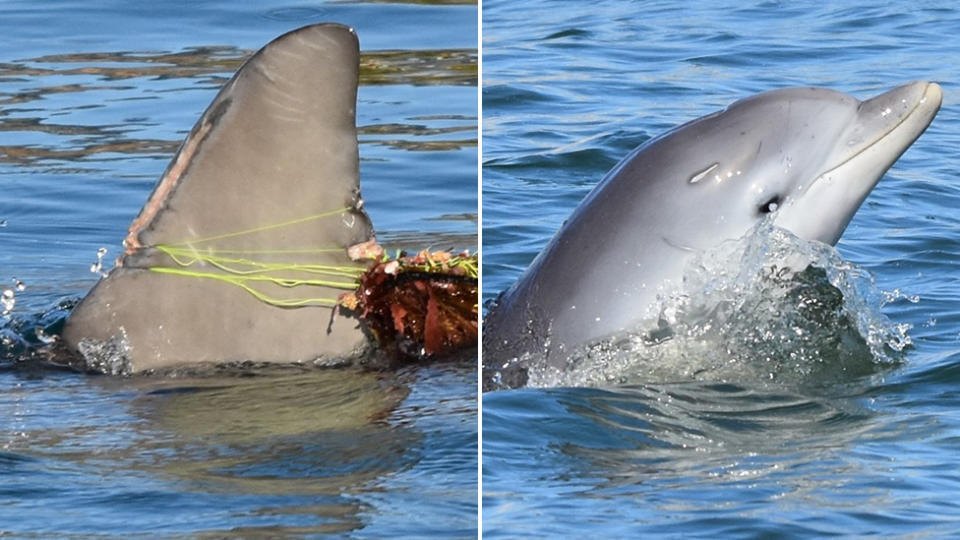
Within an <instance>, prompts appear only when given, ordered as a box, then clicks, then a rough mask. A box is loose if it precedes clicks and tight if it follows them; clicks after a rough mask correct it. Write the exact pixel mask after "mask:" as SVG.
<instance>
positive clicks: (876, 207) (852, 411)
mask: <svg viewBox="0 0 960 540" xmlns="http://www.w3.org/2000/svg"><path fill="white" fill-rule="evenodd" d="M482 18H483V41H482V46H483V83H482V99H483V123H484V127H483V156H482V158H481V159H482V168H483V250H484V274H483V292H484V299H485V300H486V301H488V302H489V301H491V300H493V299H494V298H495V297H496V295H497V294H499V293H500V292H501V291H503V290H505V289H506V288H507V287H509V285H510V284H511V283H513V281H514V280H516V279H517V278H518V277H519V276H520V274H521V273H522V272H523V270H524V269H525V268H526V266H527V265H528V264H529V263H530V261H531V260H532V259H533V257H534V256H535V255H536V254H537V253H538V252H539V251H540V249H542V247H543V246H544V245H545V244H546V243H547V241H548V240H549V239H550V238H551V236H552V235H553V233H554V232H555V231H556V229H557V228H558V227H559V226H560V224H561V223H562V221H563V220H564V219H565V218H566V217H567V216H568V215H569V213H570V212H571V211H572V210H573V209H574V208H575V207H576V205H577V204H578V202H579V201H580V200H581V199H582V198H583V196H584V195H586V194H587V193H588V192H589V191H590V189H591V188H592V187H593V186H594V185H595V184H596V182H597V181H599V180H600V178H601V177H602V176H603V175H604V173H606V171H607V170H609V169H610V168H611V167H612V166H613V165H614V164H615V163H617V162H618V161H619V160H620V158H622V157H623V156H624V155H626V154H627V153H628V152H629V151H630V150H632V149H633V148H635V147H636V146H638V145H639V144H641V143H643V142H644V141H646V140H647V139H649V138H650V137H653V136H656V135H658V134H660V133H662V132H664V131H666V130H668V129H670V128H672V127H674V126H677V125H679V124H681V123H683V122H686V121H688V120H691V119H694V118H697V117H699V116H702V115H705V114H708V113H710V112H713V111H716V110H718V109H721V108H723V107H725V106H726V105H728V104H730V103H731V102H733V101H735V100H737V99H739V98H741V97H745V96H747V95H750V94H753V93H756V92H761V91H765V90H770V89H774V88H781V87H788V86H826V87H830V88H833V89H836V90H840V91H844V92H847V93H850V94H852V95H854V96H857V97H860V98H867V97H869V96H872V95H876V94H878V93H880V92H882V91H885V90H887V89H890V88H892V87H894V86H897V85H899V84H902V83H906V82H909V81H911V80H917V79H925V80H932V81H937V82H939V83H940V84H941V85H942V87H943V90H944V100H943V106H942V108H941V110H940V113H939V114H938V116H937V118H936V119H935V120H934V122H933V124H932V125H931V126H930V128H929V129H928V130H927V131H926V133H925V134H924V135H923V136H922V137H921V138H920V139H919V140H918V141H917V142H916V143H915V144H914V145H913V147H911V148H910V149H909V150H908V151H907V152H906V153H905V154H904V155H903V156H902V157H901V158H900V160H899V161H898V162H897V163H896V164H895V165H894V166H893V168H892V169H891V170H890V171H889V172H888V173H887V174H886V175H885V177H884V178H883V179H882V180H881V182H880V183H879V185H878V186H877V187H876V189H875V190H874V191H873V193H872V194H871V195H870V197H869V198H868V199H867V201H866V202H865V203H864V205H863V206H862V207H861V209H860V210H859V212H858V213H857V215H856V217H855V218H854V220H853V222H852V223H851V224H850V226H849V227H848V229H847V231H846V233H845V234H844V236H843V237H842V239H841V240H840V242H839V244H838V245H837V247H836V250H832V249H826V248H822V247H817V246H809V245H803V244H802V243H797V242H795V241H794V240H790V239H780V240H776V241H771V240H761V241H760V242H761V243H760V249H759V251H760V252H761V253H766V252H768V251H769V249H767V248H770V247H777V246H782V245H783V243H784V242H786V245H787V246H788V247H791V246H792V247H793V248H795V249H797V250H801V249H811V250H813V251H811V253H814V252H815V254H814V255H812V256H813V260H814V262H815V265H819V270H813V271H808V272H806V273H805V274H803V275H800V276H794V277H795V278H796V279H794V280H793V281H791V282H790V284H789V285H788V290H786V292H785V293H784V289H783V287H785V285H783V284H782V283H778V282H777V281H776V280H769V279H766V278H756V277H751V276H747V277H746V280H745V281H736V280H735V283H736V284H737V286H738V287H739V288H737V287H733V288H731V287H728V285H729V283H719V284H718V283H717V282H712V283H711V282H709V279H707V280H706V282H707V285H709V286H704V287H703V288H702V289H701V290H702V291H704V292H706V291H716V290H721V291H732V292H734V293H739V294H740V295H741V297H743V295H746V300H747V302H746V303H744V304H742V305H745V306H747V308H746V309H743V310H740V311H739V312H733V313H723V312H722V310H718V311H717V313H719V314H720V315H722V317H721V318H720V320H719V321H714V322H715V323H716V326H715V328H714V329H713V331H709V330H710V329H709V328H708V327H706V326H700V327H697V328H695V329H696V330H698V331H699V333H697V332H693V333H691V334H688V335H687V338H685V339H683V340H680V339H673V340H668V342H667V343H666V344H665V346H664V347H660V350H661V353H662V354H661V356H659V357H655V359H656V358H659V359H661V360H662V361H663V362H667V361H673V362H676V361H677V359H678V358H679V359H680V361H682V362H695V361H699V360H702V359H709V360H710V361H711V366H712V367H716V366H717V365H718V362H720V363H723V361H724V360H726V363H723V365H722V367H723V369H718V370H715V372H714V375H713V376H711V377H706V378H704V377H699V376H698V375H697V374H698V373H700V371H697V370H687V371H684V370H683V369H673V370H666V371H665V372H661V371H657V369H656V367H657V366H656V365H654V366H648V368H649V369H646V371H639V372H633V373H631V374H630V376H629V377H617V376H602V377H595V378H589V377H586V378H581V379H579V380H572V379H569V378H567V379H557V380H553V381H550V380H540V381H538V382H539V383H541V384H542V386H539V387H528V388H523V389H518V390H500V391H494V392H489V393H486V394H484V396H483V419H482V434H483V443H482V454H483V456H482V469H483V472H482V480H483V493H482V508H483V510H482V512H483V515H482V529H483V533H484V537H485V538H558V537H567V538H579V537H590V538H624V537H634V538H636V537H643V538H647V537H672V538H717V537H723V538H728V537H730V538H793V537H826V536H831V537H836V536H839V537H857V538H861V537H891V538H916V537H952V536H956V535H958V534H960V519H958V517H957V516H958V515H960V505H958V503H957V499H956V493H957V492H958V490H960V474H958V472H957V470H958V468H957V455H958V450H960V414H958V413H957V412H956V411H957V410H958V409H960V393H958V392H957V383H958V382H960V378H958V377H960V307H958V306H960V295H958V293H957V291H958V285H960V283H958V282H960V278H958V276H960V273H958V272H957V268H958V261H960V213H958V211H957V208H960V172H958V171H960V167H958V166H957V163H958V162H957V159H956V152H955V151H954V149H955V148H956V147H957V146H958V144H960V135H958V134H960V106H958V98H957V96H958V90H960V86H958V83H960V81H958V76H960V70H958V68H957V66H958V65H960V38H957V36H956V31H955V29H956V28H958V27H960V26H958V25H960V11H958V10H957V8H956V7H955V6H954V5H953V4H950V3H947V2H928V3H924V4H922V5H911V6H909V7H908V6H905V5H901V4H896V3H882V4H880V5H877V4H876V3H869V2H859V1H854V2H844V3H830V2H776V1H762V2H746V3H744V2H687V3H683V4H682V5H681V4H679V3H675V2H619V1H603V0H602V1H599V2H590V3H589V4H585V3H583V2H573V1H566V2H545V1H537V0H535V1H531V2H522V3H519V2H506V1H502V0H488V1H485V2H484V3H483V13H482ZM691 211H696V209H691ZM597 241H602V238H598V239H597ZM755 241H756V239H752V240H744V241H743V242H742V243H741V244H740V245H739V246H734V247H737V248H745V247H746V248H750V246H753V245H754V244H753V243H751V242H755ZM763 242H772V243H768V244H763ZM741 250H742V249H741ZM747 251H749V249H748V250H747ZM734 261H736V259H734ZM727 268H728V269H729V265H728V267H727ZM692 275H693V276H694V277H697V278H703V276H702V275H697V273H696V272H694V273H693V274H692ZM708 277H709V276H708ZM742 277H743V276H739V277H737V279H740V278H742ZM744 284H745V285H746V286H743V287H740V285H744ZM778 287H779V288H778ZM774 292H776V293H777V294H780V296H779V297H778V298H781V301H779V303H776V302H775V303H774V305H772V307H771V305H770V302H769V299H770V296H769V295H770V294H772V293H774ZM556 294H562V291H557V292H556ZM797 294H799V295H801V296H799V297H798V296H796V295H797ZM790 295H794V296H793V297H791V296H790ZM731 298H733V297H727V300H730V299H731ZM783 298H787V299H789V298H804V299H813V300H815V302H814V303H813V304H814V305H816V306H817V309H814V310H812V311H808V312H805V313H803V314H802V315H804V317H806V318H805V322H804V324H805V326H802V325H801V326H798V325H796V324H790V325H786V326H784V325H783V324H781V323H782V321H783V320H788V319H789V320H790V321H791V323H793V322H796V319H790V318H789V317H788V316H783V313H784V312H783V309H784V308H789V307H791V306H793V307H794V308H796V306H797V305H798V304H796V303H795V304H790V303H789V301H788V300H782V299H783ZM765 302H766V303H765ZM725 305H729V303H728V304H725V303H723V302H719V303H715V304H712V305H710V306H708V307H713V308H717V307H718V306H720V307H722V306H725ZM801 311H802V310H801ZM773 314H777V315H773ZM794 315H796V313H794ZM717 328H719V329H720V330H717ZM798 329H799V330H801V331H802V332H801V333H800V334H796V335H795V336H790V335H789V332H790V331H794V330H798ZM809 331H813V333H812V334H811V333H809ZM872 331H876V332H875V333H876V334H877V335H880V337H881V338H882V339H880V340H879V341H872V339H873V338H874V337H877V336H876V335H873V334H871V332H872ZM801 334H802V335H801ZM811 335H812V336H813V337H812V338H810V337H808V336H811ZM690 336H694V337H690ZM670 347H672V348H670ZM616 359H617V360H619V361H622V360H623V358H622V357H617V358H616ZM605 361H606V359H605ZM605 365H607V366H609V365H612V364H610V363H607V364H605ZM661 365H663V364H661ZM607 375H609V374H607Z"/></svg>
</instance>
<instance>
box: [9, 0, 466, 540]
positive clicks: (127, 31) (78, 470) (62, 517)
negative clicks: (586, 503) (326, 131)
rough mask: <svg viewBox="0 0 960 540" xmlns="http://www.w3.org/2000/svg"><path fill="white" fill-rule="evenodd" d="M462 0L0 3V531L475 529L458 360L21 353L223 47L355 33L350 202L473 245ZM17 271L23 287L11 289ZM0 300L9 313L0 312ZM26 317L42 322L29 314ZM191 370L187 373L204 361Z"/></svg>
mask: <svg viewBox="0 0 960 540" xmlns="http://www.w3.org/2000/svg"><path fill="white" fill-rule="evenodd" d="M476 9H477V8H476V5H471V4H463V5H455V4H454V5H451V4H446V3H443V2H437V3H435V4H434V3H431V2H417V3H382V2H369V3H368V2H351V3H339V2H326V3H323V2H315V3H309V4H302V3H299V4H298V3H283V2H260V3H255V4H237V3H235V2H190V3H149V4H131V3H126V2H109V3H96V4H91V3H87V2H54V3H49V2H47V3H34V2H7V3H5V4H4V5H3V7H2V8H0V34H2V35H3V36H4V39H3V40H2V43H0V193H2V196H0V292H2V291H4V290H7V289H9V290H11V296H12V298H10V299H5V300H7V301H5V302H4V306H2V307H0V311H9V313H7V314H6V315H5V316H3V317H0V340H2V344H0V388H2V389H3V390H2V392H0V418H2V420H0V536H10V537H18V538H22V537H29V538H68V537H98V538H99V537H116V538H133V537H139V538H159V537H190V538H194V537H201V538H202V537H224V536H230V537H243V538H268V537H269V538H276V537H317V536H322V535H325V534H329V535H331V536H338V537H355V538H384V537H391V538H405V537H408V538H425V537H436V538H472V537H475V536H476V528H477V521H476V515H477V495H476V484H477V455H476V453H477V443H476V438H477V427H476V426H477V403H476V382H475V381H476V369H475V367H474V366H473V364H474V362H473V358H472V357H470V356H469V355H466V357H465V358H461V359H459V361H454V362H448V363H444V364H438V365H435V366H430V367H423V368H410V369H407V370H404V371H401V372H400V373H394V374H371V373H359V372H353V371H316V370H305V369H299V368H288V369H277V370H272V371H270V372H257V371H238V370H235V371H229V370H218V371H216V372H214V373H205V374H181V376H178V377H174V378H163V377H153V378H150V377H132V378H112V377H91V376H86V375H80V374H76V373H72V372H67V371H59V370H56V369H53V368H50V367H48V366H46V365H45V364H44V363H42V361H41V360H40V359H36V358H29V357H27V356H25V354H26V353H24V350H23V349H24V345H25V344H26V343H30V344H38V343H40V342H42V341H44V340H49V339H50V336H51V335H52V336H56V332H57V329H58V327H59V324H60V323H61V322H62V319H63V317H64V315H65V310H66V309H67V308H68V307H69V306H70V305H71V302H73V301H75V300H76V299H78V298H79V297H81V296H82V295H83V294H84V293H85V292H86V291H87V290H88V289H89V287H90V286H92V285H93V283H94V282H95V281H96V280H97V279H98V274H97V273H95V272H91V267H92V266H93V267H94V268H93V270H96V263H97V262H98V251H99V250H100V249H101V248H106V249H107V253H106V254H105V255H104V256H103V257H102V261H103V266H104V268H103V270H107V269H108V268H109V267H110V265H111V264H112V261H113V259H114V258H115V257H116V255H117V253H118V250H119V247H120V241H121V239H122V238H123V236H124V234H125V231H126V228H127V226H128V224H129V222H130V221H131V219H132V218H133V217H134V216H135V215H136V214H137V212H138V211H139V209H140V207H141V205H142V204H143V202H144V200H145V199H146V197H147V195H148V194H149V193H150V190H151V189H152V187H153V184H154V183H155V182H156V179H157V178H158V177H159V175H160V174H161V173H162V172H163V170H164V168H165V167H166V164H167V161H168V160H169V159H170V157H171V156H172V154H173V152H174V151H175V150H176V148H177V147H178V145H179V143H180V141H181V140H182V139H183V137H184V136H185V135H186V133H187V132H188V131H189V130H190V128H191V127H192V126H193V124H194V122H195V121H196V120H197V118H199V116H200V114H201V113H202V111H203V110H204V108H205V107H206V106H207V104H208V103H209V102H210V100H211V99H212V98H213V96H214V94H215V93H216V91H217V89H218V88H219V86H220V85H221V84H223V83H224V82H225V81H226V80H227V79H228V78H229V77H230V75H231V74H232V72H233V70H235V69H236V68H237V67H238V66H239V65H240V63H241V62H242V61H243V59H244V58H245V57H246V56H247V55H248V54H250V53H251V52H252V51H254V50H256V49H257V48H259V47H260V46H262V45H263V44H265V43H267V42H268V41H269V40H271V39H272V38H274V37H276V36H278V35H280V34H282V33H284V32H286V31H288V30H291V29H293V28H296V27H298V26H301V25H304V24H308V23H311V22H319V21H337V22H341V23H345V24H349V25H351V26H354V27H355V28H356V29H357V32H358V35H359V36H360V42H361V49H362V51H363V53H364V56H363V63H364V67H363V68H362V76H361V77H362V80H361V88H360V91H359V105H358V109H357V115H358V118H357V121H358V125H359V126H360V139H361V144H360V154H361V178H362V183H363V189H364V198H365V200H366V208H367V210H368V211H369V213H370V215H371V217H372V219H373V222H374V225H375V227H376V229H377V232H378V237H379V238H380V239H381V240H382V241H384V242H385V243H386V244H387V245H388V246H389V247H401V248H413V249H422V248H424V247H427V246H433V247H434V248H437V249H439V248H450V247H453V248H457V249H471V250H474V249H476V244H477V203H476V199H477V196H476V195H477V191H476V189H477V186H476V164H477V96H476V78H477V77H476V73H477V69H476V64H477V44H476V28H477V18H476V13H477V12H476ZM17 281H19V282H22V284H23V286H22V287H18V286H17ZM8 306H9V307H11V308H12V309H10V310H7V309H6V308H7V307H8ZM38 328H39V331H38ZM201 375H202V376H201Z"/></svg>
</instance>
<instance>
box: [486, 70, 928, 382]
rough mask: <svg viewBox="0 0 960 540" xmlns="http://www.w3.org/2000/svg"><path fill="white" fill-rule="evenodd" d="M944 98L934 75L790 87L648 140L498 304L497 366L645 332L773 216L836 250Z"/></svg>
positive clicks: (554, 358)
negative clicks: (657, 309)
mask: <svg viewBox="0 0 960 540" xmlns="http://www.w3.org/2000/svg"><path fill="white" fill-rule="evenodd" d="M941 99H942V91H941V89H940V86H939V85H937V84H935V83H928V82H913V83H910V84H907V85H904V86H901V87H899V88H895V89H893V90H890V91H889V92H886V93H883V94H880V95H878V96H876V97H874V98H872V99H869V100H866V101H862V102H861V101H858V100H857V99H855V98H853V97H851V96H849V95H846V94H843V93H840V92H836V91H833V90H828V89H823V88H788V89H782V90H774V91H770V92H765V93H761V94H757V95H755V96H751V97H748V98H745V99H742V100H740V101H737V102H735V103H733V104H732V105H730V106H729V107H727V108H726V109H724V110H722V111H719V112H716V113H713V114H710V115H707V116H705V117H703V118H699V119H697V120H693V121H691V122H689V123H686V124H684V125H682V126H680V127H677V128H675V129H673V130H672V131H669V132H667V133H665V134H664V135H661V136H659V137H656V138H654V139H651V140H649V141H647V142H646V143H645V144H643V145H641V146H640V147H639V148H637V149H636V150H634V151H633V152H632V153H630V154H629V155H628V156H627V157H626V158H625V159H623V160H622V161H621V162H620V163H619V164H618V165H616V166H615V167H614V168H613V170H611V171H610V172H609V173H607V175H606V177H604V179H603V180H601V181H600V183H599V184H598V185H597V186H596V187H595V188H594V189H593V191H591V192H590V193H589V194H588V195H587V196H586V197H585V198H584V200H583V201H582V202H581V203H580V205H579V206H578V207H577V209H576V210H574V212H573V214H572V215H571V216H570V218H569V219H568V220H567V221H566V222H565V223H564V225H563V226H562V227H561V228H560V230H559V231H558V232H557V233H556V235H555V236H554V237H553V239H552V240H551V241H550V242H549V243H548V244H547V246H546V248H544V249H543V251H542V252H541V253H540V254H539V255H538V256H537V257H536V259H534V261H533V262H532V263H531V265H530V267H529V268H528V269H527V270H526V272H525V273H524V274H523V275H522V276H521V277H520V279H519V280H517V282H516V283H515V284H514V285H513V286H511V287H510V288H509V289H508V290H507V291H505V292H504V293H503V294H502V295H501V296H500V298H498V299H497V301H496V303H495V305H494V306H493V307H492V308H491V309H490V312H489V314H488V316H487V318H486V320H485V322H484V336H483V359H484V368H485V370H486V371H487V373H488V374H489V373H490V372H497V370H499V369H501V368H503V367H504V366H507V365H511V366H514V365H522V363H523V361H522V360H521V361H520V362H519V364H517V363H516V362H512V361H514V360H516V359H521V358H530V355H535V356H536V357H537V358H539V359H540V360H539V361H541V362H546V365H549V366H553V367H557V368H560V367H562V366H563V365H564V364H563V361H564V359H565V358H566V357H567V356H568V355H569V354H570V353H571V352H573V351H574V350H576V349H577V348H579V347H581V346H583V345H585V344H588V343H591V342H594V341H596V340H599V339H602V338H604V337H608V336H611V335H615V334H616V333H617V332H620V331H624V330H634V329H637V326H638V325H640V324H641V322H642V321H643V320H644V319H645V318H646V315H648V314H647V313H646V312H647V310H648V308H650V307H651V306H652V305H653V304H654V302H655V301H656V300H657V296H658V294H661V295H662V294H664V293H668V292H670V291H671V289H675V288H676V286H677V285H679V283H678V282H677V280H679V279H680V278H681V277H682V274H683V269H684V266H685V265H686V263H687V262H688V261H689V260H690V259H691V258H692V257H693V256H694V254H695V253H698V252H702V251H704V250H708V249H710V248H712V247H715V246H717V245H718V244H720V243H721V242H723V241H724V240H730V239H736V238H740V237H742V236H743V235H744V234H745V233H747V232H748V231H749V230H750V229H751V227H753V226H754V225H755V224H756V223H757V222H758V221H760V220H762V219H773V223H774V224H775V225H776V226H779V227H782V228H784V229H786V230H788V231H790V232H792V233H793V234H795V235H797V236H798V237H800V238H802V239H805V240H817V241H820V242H824V243H827V244H831V245H833V244H835V243H836V242H837V240H838V239H839V238H840V235H841V234H842V233H843V231H844V229H845V228H846V226H847V224H848V223H849V222H850V220H851V219H852V218H853V215H854V213H855V212H856V211H857V208H859V206H860V204H861V203H862V202H863V201H864V199H865V198H866V197H867V195H868V194H869V193H870V190H871V189H873V187H874V186H875V185H876V183H877V182H878V181H879V180H880V178H881V177H882V176H883V174H884V173H885V172H886V171H887V169H889V168H890V166H891V165H893V163H894V162H895V161H896V160H897V159H898V158H899V157H900V155H901V154H903V152H904V151H905V150H906V149H907V148H908V147H909V146H910V145H911V144H912V143H913V142H914V141H915V140H916V139H917V138H918V137H919V136H920V134H921V133H923V131H924V130H925V129H926V128H927V126H928V125H929V124H930V122H931V121H932V120H933V117H934V116H935V115H936V113H937V111H938V110H939V108H940V102H941ZM771 214H772V215H771ZM520 369H522V367H521V368H520ZM511 377H519V378H520V379H523V378H524V375H523V374H519V375H518V374H516V372H514V375H511ZM523 382H524V381H523V380H513V381H507V384H510V385H515V384H518V383H519V384H522V383H523Z"/></svg>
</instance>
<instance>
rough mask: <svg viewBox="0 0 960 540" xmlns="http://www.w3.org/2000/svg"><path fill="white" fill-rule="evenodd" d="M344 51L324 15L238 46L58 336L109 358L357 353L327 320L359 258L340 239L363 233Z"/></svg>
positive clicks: (106, 365)
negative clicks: (260, 44) (253, 48)
mask: <svg viewBox="0 0 960 540" xmlns="http://www.w3.org/2000/svg"><path fill="white" fill-rule="evenodd" d="M358 65H359V46H358V42H357V37H356V34H355V33H354V31H353V30H352V29H350V28H348V27H345V26H341V25H337V24H317V25H312V26H307V27H304V28H300V29H298V30H294V31H292V32H290V33H287V34H285V35H283V36H280V37H279V38H277V39H275V40H274V41H273V42H271V43H270V44H268V45H267V46H265V47H264V48H263V49H261V50H260V51H258V52H257V53H256V54H254V55H253V56H252V57H250V59H249V60H247V62H246V63H244V64H243V66H242V67H241V68H240V69H239V70H238V71H237V73H236V74H235V75H234V76H233V78H232V79H231V80H230V81H229V82H228V83H227V84H226V85H225V86H224V87H223V89H222V90H221V91H220V93H219V94H217V97H216V98H215V99H214V101H213V103H212V104H211V105H210V106H209V107H208V108H207V110H206V112H204V114H203V116H202V117H201V119H200V121H199V122H198V123H197V125H196V126H194V128H193V129H192V130H191V132H190V135H189V136H188V137H187V139H186V140H185V141H184V143H183V145H182V146H181V147H180V150H179V151H178V152H177V154H176V156H175V157H174V158H173V161H172V162H171V163H170V165H169V166H168V167H167V170H166V172H164V174H163V176H162V177H161V178H160V180H159V182H158V183H157V186H156V187H155V188H154V191H153V193H152V194H151V195H150V197H149V199H148V200H147V203H146V204H145V205H144V207H143V209H142V210H141V211H140V214H139V215H138V216H137V218H136V219H135V220H134V221H133V224H132V225H131V227H130V231H129V234H128V235H127V237H126V240H125V241H124V244H125V247H126V250H125V253H124V255H123V256H122V257H121V259H120V260H119V261H118V264H117V266H116V267H115V268H114V269H113V270H112V271H111V272H110V274H109V275H108V276H107V277H106V278H104V279H102V280H101V281H100V282H99V283H98V284H97V285H96V286H95V287H94V288H93V289H92V290H91V291H90V293H89V294H88V295H87V296H86V297H85V298H84V299H83V300H82V301H81V302H80V304H78V305H77V307H76V308H75V309H74V311H73V313H71V315H70V317H69V319H68V321H67V324H66V326H65V328H64V332H63V339H64V342H65V343H66V344H67V346H69V347H71V348H73V349H75V350H79V351H80V352H81V353H82V354H83V355H84V356H85V357H86V358H87V365H88V366H92V367H95V368H97V369H101V370H105V371H112V372H115V371H128V372H132V371H141V370H144V369H157V368H165V367H169V366H173V365H177V364H184V363H194V362H230V361H246V360H249V361H255V362H307V361H312V360H315V359H317V358H324V359H329V360H339V359H343V358H346V357H350V356H353V355H356V354H359V353H360V352H362V351H364V350H365V349H366V348H367V346H368V341H367V339H366V336H365V335H364V332H363V330H362V328H361V327H360V326H359V324H358V322H357V321H356V320H355V319H350V318H345V317H342V316H341V317H339V318H337V320H336V321H334V322H333V324H331V317H332V311H331V309H330V308H331V307H332V304H333V303H335V302H336V298H337V296H338V295H339V294H341V293H342V292H344V288H347V289H349V287H350V286H351V285H352V283H353V282H354V280H355V279H356V275H358V274H359V271H361V270H362V268H363V263H360V262H354V261H352V260H351V259H350V257H349V256H348V255H347V250H346V248H347V247H349V246H351V245H355V244H358V243H360V242H365V241H368V240H370V239H372V237H373V230H372V226H371V224H370V220H369V218H368V217H367V215H366V213H365V212H364V211H363V210H362V208H361V207H362V200H361V199H360V184H359V174H358V152H357V135H356V124H355V108H356V96H357V78H358V69H359V67H358ZM238 261H239V262H238ZM317 306H325V307H321V308H320V309H318V308H317ZM118 366H119V367H118Z"/></svg>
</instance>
